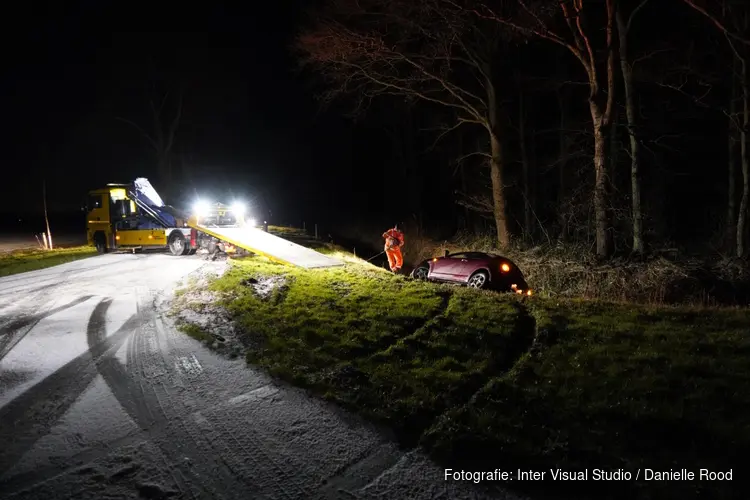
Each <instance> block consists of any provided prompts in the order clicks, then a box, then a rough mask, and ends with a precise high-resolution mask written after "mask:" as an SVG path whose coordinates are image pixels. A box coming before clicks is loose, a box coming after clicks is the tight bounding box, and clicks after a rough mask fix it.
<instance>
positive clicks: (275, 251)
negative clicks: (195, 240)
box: [188, 217, 344, 269]
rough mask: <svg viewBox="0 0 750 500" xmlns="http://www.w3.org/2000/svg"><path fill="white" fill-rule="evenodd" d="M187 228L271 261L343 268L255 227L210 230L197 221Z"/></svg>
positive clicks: (305, 265) (309, 267) (313, 267)
mask: <svg viewBox="0 0 750 500" xmlns="http://www.w3.org/2000/svg"><path fill="white" fill-rule="evenodd" d="M188 226H190V227H192V228H194V229H197V230H198V231H202V232H204V233H206V234H209V235H211V236H213V237H214V238H218V239H220V240H222V241H225V242H227V243H230V244H232V245H234V246H236V247H240V248H244V249H245V250H247V251H249V252H252V253H256V254H259V255H262V256H264V257H268V258H269V259H271V260H274V261H276V262H281V263H283V264H291V265H293V266H298V267H302V268H305V269H315V268H322V267H336V266H343V265H344V262H343V261H341V260H339V259H335V258H333V257H329V256H328V255H323V254H322V253H320V252H316V251H315V250H311V249H310V248H307V247H304V246H302V245H298V244H297V243H292V242H291V241H288V240H285V239H284V238H279V237H278V236H274V235H272V234H269V233H267V232H265V231H263V230H262V229H258V228H254V227H209V226H203V225H200V224H198V223H197V222H196V219H195V218H194V217H191V218H190V220H189V221H188Z"/></svg>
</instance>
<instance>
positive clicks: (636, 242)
mask: <svg viewBox="0 0 750 500" xmlns="http://www.w3.org/2000/svg"><path fill="white" fill-rule="evenodd" d="M616 19H617V32H618V34H619V37H620V69H621V70H622V80H623V83H624V87H625V115H626V117H627V120H628V137H629V139H630V195H631V202H632V205H631V206H632V211H633V213H632V217H633V249H632V250H633V253H638V254H643V253H644V251H645V249H646V248H645V243H644V241H643V211H642V207H641V172H640V144H639V143H638V137H637V136H636V127H637V123H636V112H635V108H636V106H635V85H634V84H633V68H632V66H631V65H630V61H629V60H628V32H627V28H626V25H625V22H624V21H623V18H622V14H621V13H620V10H619V9H618V10H617V14H616Z"/></svg>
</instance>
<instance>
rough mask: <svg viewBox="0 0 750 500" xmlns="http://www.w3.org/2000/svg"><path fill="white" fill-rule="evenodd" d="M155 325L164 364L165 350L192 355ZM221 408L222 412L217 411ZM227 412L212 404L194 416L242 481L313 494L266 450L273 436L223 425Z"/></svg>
mask: <svg viewBox="0 0 750 500" xmlns="http://www.w3.org/2000/svg"><path fill="white" fill-rule="evenodd" d="M156 327H157V328H156V332H157V334H158V335H159V336H160V337H161V338H163V339H164V340H165V342H166V346H165V347H166V349H161V350H160V353H161V355H162V357H163V358H164V364H165V365H167V366H169V364H170V360H169V359H167V354H166V352H167V351H170V352H174V353H176V354H175V357H176V359H184V358H187V357H188V355H189V354H190V355H192V353H187V352H181V351H182V350H181V349H180V348H179V347H177V346H176V345H175V342H174V340H173V339H174V336H175V335H176V332H173V331H171V330H170V329H169V328H168V327H166V325H164V324H163V323H162V322H161V321H160V320H158V319H157V321H156ZM177 354H182V356H177ZM185 380H186V383H187V385H188V386H189V387H188V389H189V391H190V393H191V394H200V392H201V391H200V388H199V387H198V386H197V385H196V384H195V382H194V377H185ZM255 390H258V389H255ZM272 394H275V392H273V393H272ZM222 409H223V410H224V412H223V414H220V413H219V412H221V411H222ZM227 415H231V413H230V412H228V411H227V408H226V406H220V407H215V406H214V407H209V408H207V409H205V410H198V411H197V412H196V413H195V414H194V417H195V421H196V422H197V423H198V424H199V426H200V428H201V429H202V430H203V432H204V433H205V434H206V435H207V436H210V441H211V442H212V443H213V446H214V447H216V448H217V453H219V454H221V455H222V457H223V460H225V462H226V463H227V465H228V466H229V467H230V469H231V470H233V471H235V473H236V474H237V475H239V476H241V477H242V478H244V479H245V481H248V480H249V481H250V484H249V486H252V487H259V486H260V487H265V486H268V485H271V488H272V490H273V492H272V493H271V497H272V498H289V499H292V498H295V499H296V498H304V499H307V498H313V497H314V496H315V495H314V493H313V492H311V491H309V490H308V489H306V488H305V487H304V486H303V484H302V483H303V480H302V479H301V478H299V477H298V476H297V475H296V474H295V470H296V468H295V467H294V466H293V465H292V466H290V464H286V467H284V466H282V465H280V464H279V463H278V461H277V460H276V459H275V458H274V456H273V455H272V453H269V451H268V446H267V444H264V441H265V443H269V442H273V440H272V439H270V438H267V436H264V434H263V433H262V431H261V430H260V429H259V428H258V427H257V426H256V427H243V428H242V429H241V432H237V429H236V428H231V427H230V426H229V425H227V424H226V418H225V417H227ZM264 438H266V439H264ZM219 448H220V449H219Z"/></svg>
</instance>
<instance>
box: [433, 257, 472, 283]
mask: <svg viewBox="0 0 750 500" xmlns="http://www.w3.org/2000/svg"><path fill="white" fill-rule="evenodd" d="M465 257H466V255H465V254H462V253H460V254H459V253H456V254H453V255H448V256H447V257H441V258H439V259H438V260H436V261H435V262H433V263H432V273H431V274H430V277H431V278H434V279H438V280H443V281H456V279H457V278H456V273H458V272H460V269H459V268H460V266H461V261H462V260H463V259H464V258H465Z"/></svg>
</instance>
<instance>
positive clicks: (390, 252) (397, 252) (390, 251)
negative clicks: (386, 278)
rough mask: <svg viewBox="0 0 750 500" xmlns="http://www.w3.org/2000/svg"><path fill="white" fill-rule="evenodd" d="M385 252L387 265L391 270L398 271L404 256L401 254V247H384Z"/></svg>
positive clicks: (402, 263)
mask: <svg viewBox="0 0 750 500" xmlns="http://www.w3.org/2000/svg"><path fill="white" fill-rule="evenodd" d="M385 254H386V255H387V256H388V265H389V266H390V268H391V271H398V270H399V269H401V266H403V265H404V257H403V256H402V255H401V248H399V247H392V248H386V250H385Z"/></svg>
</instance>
